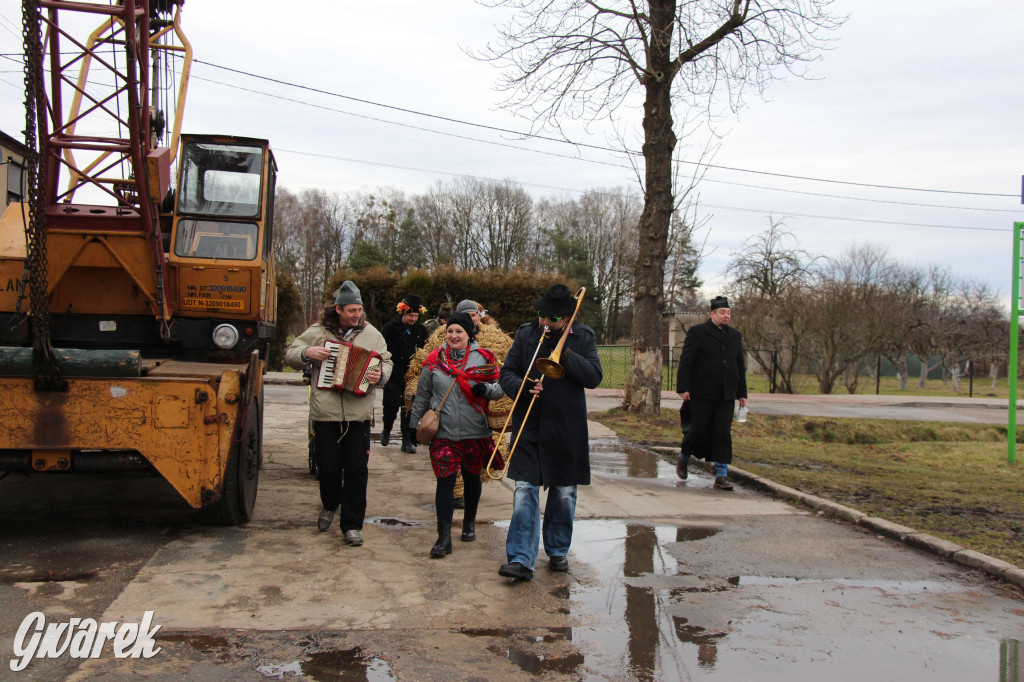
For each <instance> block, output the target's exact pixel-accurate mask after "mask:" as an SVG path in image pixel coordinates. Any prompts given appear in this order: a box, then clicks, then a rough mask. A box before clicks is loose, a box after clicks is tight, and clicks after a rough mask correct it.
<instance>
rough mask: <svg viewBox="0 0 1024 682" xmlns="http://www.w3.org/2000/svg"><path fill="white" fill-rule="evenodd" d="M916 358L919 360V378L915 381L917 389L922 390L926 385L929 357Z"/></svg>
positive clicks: (920, 356)
mask: <svg viewBox="0 0 1024 682" xmlns="http://www.w3.org/2000/svg"><path fill="white" fill-rule="evenodd" d="M917 357H919V358H921V376H920V378H919V379H918V380H917V387H918V389H924V387H925V385H926V384H927V383H928V357H929V356H927V355H919V356H917Z"/></svg>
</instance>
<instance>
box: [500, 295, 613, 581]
mask: <svg viewBox="0 0 1024 682" xmlns="http://www.w3.org/2000/svg"><path fill="white" fill-rule="evenodd" d="M583 293H584V290H582V289H581V290H580V292H579V293H578V294H577V295H576V296H575V297H574V296H573V295H572V293H571V292H570V290H569V288H568V287H566V286H565V285H564V284H554V285H552V286H550V287H548V289H547V291H545V292H544V296H543V297H542V298H539V299H535V300H534V301H533V305H534V307H535V308H536V309H537V319H536V320H533V321H531V322H527V323H526V324H524V325H522V326H521V327H520V328H519V329H518V331H517V332H516V336H515V340H514V341H513V342H512V347H511V348H510V349H509V352H508V356H507V357H506V358H505V364H504V365H503V366H502V369H501V375H500V377H499V379H498V381H499V382H500V383H501V387H502V389H504V391H505V393H506V394H507V395H508V396H509V397H514V398H517V399H516V404H515V405H514V407H513V409H512V416H511V422H510V423H511V428H510V432H511V434H512V436H511V443H512V448H511V449H510V450H509V453H508V456H507V458H508V460H509V464H508V477H509V478H510V479H513V480H515V482H516V490H515V497H514V499H513V506H512V521H511V523H510V524H509V529H508V538H507V540H506V542H505V552H506V555H507V563H505V564H502V566H501V568H500V569H498V573H499V574H500V575H503V576H505V577H508V578H517V579H520V580H530V579H532V578H533V568H534V565H535V564H536V562H537V553H538V545H539V541H540V539H541V538H543V540H544V551H545V553H546V554H547V555H548V567H549V568H550V569H551V570H553V571H567V570H569V560H568V558H567V555H568V553H569V545H570V543H571V542H572V528H573V519H574V517H575V513H576V486H578V485H589V484H590V441H589V436H588V433H587V402H586V395H585V393H584V389H586V388H596V387H597V386H598V385H599V384H600V383H601V378H602V376H603V373H602V370H601V359H600V358H599V357H598V355H597V341H596V339H595V337H594V331H593V330H592V329H591V328H590V327H588V326H586V325H584V324H575V325H574V324H573V322H574V321H575V318H576V314H577V313H578V312H579V308H580V304H581V303H582V301H583ZM574 307H575V311H574ZM570 313H571V314H572V317H569V315H570ZM537 357H540V358H541V360H538V361H537V362H536V363H535V362H534V359H535V358H537ZM537 365H539V366H541V368H542V369H543V376H542V374H541V371H540V370H539V369H538V367H537ZM524 382H525V383H524ZM521 389H522V390H521ZM527 394H528V395H527ZM520 396H521V397H522V399H519V398H520ZM542 486H543V487H544V488H546V489H548V494H547V502H546V504H545V507H544V522H543V527H542V526H541V521H540V488H541V487H542Z"/></svg>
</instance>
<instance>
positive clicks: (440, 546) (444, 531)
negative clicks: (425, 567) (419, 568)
mask: <svg viewBox="0 0 1024 682" xmlns="http://www.w3.org/2000/svg"><path fill="white" fill-rule="evenodd" d="M451 553H452V524H450V523H440V522H438V524H437V542H435V543H434V546H433V547H431V548H430V556H431V557H433V558H434V559H443V558H444V557H446V556H448V555H449V554H451Z"/></svg>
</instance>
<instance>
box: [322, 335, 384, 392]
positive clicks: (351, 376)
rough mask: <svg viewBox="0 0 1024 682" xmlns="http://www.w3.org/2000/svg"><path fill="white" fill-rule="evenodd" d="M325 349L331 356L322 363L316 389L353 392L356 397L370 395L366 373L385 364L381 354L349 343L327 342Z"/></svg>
mask: <svg viewBox="0 0 1024 682" xmlns="http://www.w3.org/2000/svg"><path fill="white" fill-rule="evenodd" d="M324 347H325V348H326V349H327V350H329V351H330V352H331V355H330V357H328V358H327V359H326V360H324V361H323V362H321V363H320V372H319V373H318V374H317V377H316V387H317V388H325V389H326V388H333V389H334V390H336V391H351V392H352V393H354V394H355V395H366V394H367V393H369V392H370V388H371V387H370V382H369V381H367V379H366V373H367V372H368V371H370V370H371V369H374V368H375V367H376V368H379V367H380V366H381V365H382V364H383V362H384V360H383V358H381V356H380V353H378V352H376V351H372V350H370V349H369V348H363V347H362V346H353V345H352V344H351V343H349V342H347V341H341V342H337V341H326V342H324Z"/></svg>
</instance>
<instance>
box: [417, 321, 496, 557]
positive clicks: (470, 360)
mask: <svg viewBox="0 0 1024 682" xmlns="http://www.w3.org/2000/svg"><path fill="white" fill-rule="evenodd" d="M475 338H476V327H475V325H474V324H473V320H472V319H471V318H470V317H469V315H467V314H466V313H455V314H454V315H452V316H451V317H449V318H448V322H447V326H446V333H445V343H444V345H443V346H441V347H440V348H438V349H437V350H435V351H433V352H432V353H430V355H428V356H427V359H426V360H424V362H423V372H422V373H421V374H420V378H419V382H418V383H417V385H416V399H415V400H414V401H413V404H412V415H411V417H410V419H409V423H410V425H412V426H413V428H415V426H417V425H419V422H420V418H421V417H423V414H424V413H425V412H426V411H427V410H428V409H433V410H436V409H438V405H440V406H441V409H440V419H439V420H438V428H437V433H436V434H435V436H434V438H433V439H432V440H431V441H430V463H431V465H432V466H433V469H434V475H435V476H436V477H437V490H436V492H435V494H434V506H435V507H436V508H437V542H436V543H434V546H433V547H432V548H431V549H430V556H432V557H435V558H442V557H445V556H447V555H449V554H451V553H452V516H453V515H454V513H455V497H454V495H453V491H454V490H455V479H456V475H457V474H458V472H459V471H460V470H461V471H462V479H463V481H464V483H465V499H466V508H465V513H464V515H463V519H462V541H463V542H472V541H473V540H475V539H476V510H477V507H478V506H479V504H480V488H481V484H480V472H481V471H483V469H484V467H486V466H487V461H488V460H489V459H490V457H491V452H492V451H493V450H494V438H493V433H492V431H491V427H490V426H489V425H488V424H487V401H488V400H497V399H500V398H502V397H503V396H504V395H505V394H504V392H503V391H502V390H501V386H499V385H498V382H497V380H498V370H499V368H498V366H497V364H496V363H495V360H494V353H492V352H491V351H489V350H488V349H486V348H479V347H473V348H470V344H471V342H472V341H473V340H474V339H475ZM446 395H447V397H445V396H446ZM442 400H443V401H444V402H443V404H442ZM496 459H497V458H496ZM498 466H504V462H499V463H498Z"/></svg>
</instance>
